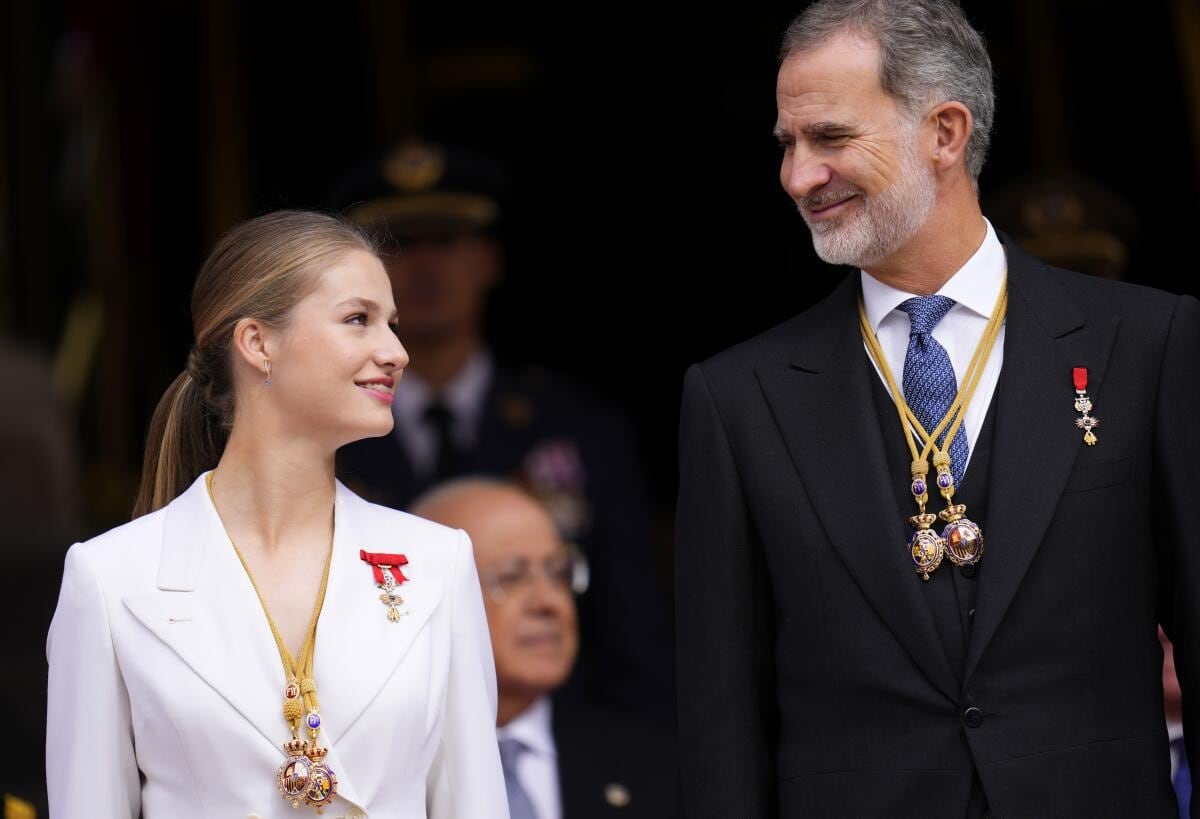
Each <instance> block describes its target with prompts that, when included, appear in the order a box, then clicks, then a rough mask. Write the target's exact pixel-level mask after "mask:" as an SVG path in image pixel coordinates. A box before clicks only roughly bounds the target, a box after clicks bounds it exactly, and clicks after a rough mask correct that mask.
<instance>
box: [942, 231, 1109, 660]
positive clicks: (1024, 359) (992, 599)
mask: <svg viewBox="0 0 1200 819" xmlns="http://www.w3.org/2000/svg"><path fill="white" fill-rule="evenodd" d="M1001 238H1002V240H1004V241H1005V248H1004V249H1005V252H1006V254H1007V257H1008V289H1009V302H1008V316H1007V319H1006V326H1005V338H1004V365H1003V372H1004V375H1003V381H1004V389H1003V391H1001V392H1000V393H999V395H998V400H997V404H996V411H997V415H996V432H995V439H994V441H995V443H994V446H995V448H994V450H993V453H992V459H993V460H992V476H991V487H990V498H989V503H988V527H987V530H986V531H984V533H983V534H984V557H983V567H984V568H983V572H982V575H981V583H980V587H979V598H978V603H977V606H976V614H975V625H974V630H973V632H972V635H971V644H970V646H969V648H968V650H967V664H966V672H965V677H964V682H969V680H970V677H971V674H972V672H973V671H974V669H975V668H976V666H977V665H978V664H979V659H980V657H981V656H982V655H983V652H984V650H985V649H986V648H987V645H988V643H989V642H990V641H991V639H992V637H993V636H994V635H995V633H996V630H997V628H998V627H999V625H1000V622H1001V620H1002V619H1003V618H1004V614H1005V612H1006V611H1007V610H1008V607H1009V605H1010V604H1011V603H1012V601H1013V597H1014V596H1015V595H1016V594H1017V592H1018V589H1019V587H1020V584H1021V580H1022V578H1023V577H1024V576H1025V573H1026V571H1027V570H1028V569H1029V567H1030V564H1031V563H1032V562H1033V560H1034V557H1035V555H1036V554H1037V550H1038V547H1039V545H1040V544H1041V542H1042V538H1043V536H1044V535H1045V532H1046V528H1047V527H1048V526H1049V524H1050V520H1051V517H1052V516H1053V514H1054V510H1055V508H1056V507H1057V506H1058V500H1059V497H1060V496H1061V495H1062V491H1063V489H1064V488H1065V487H1066V482H1067V477H1068V475H1069V474H1070V471H1071V467H1072V465H1073V464H1074V462H1075V456H1076V454H1077V453H1078V452H1079V450H1080V448H1081V447H1083V446H1084V443H1083V433H1082V432H1081V431H1080V430H1077V429H1075V427H1074V419H1075V418H1076V417H1078V413H1076V412H1075V410H1074V407H1073V401H1074V387H1073V386H1072V381H1071V371H1072V368H1074V367H1087V368H1088V393H1089V395H1091V397H1092V398H1093V399H1094V400H1095V401H1096V406H1097V409H1098V410H1101V409H1102V408H1103V406H1104V404H1103V401H1102V400H1101V399H1100V397H1099V396H1100V394H1101V393H1100V391H1101V385H1102V382H1103V379H1104V371H1105V366H1106V364H1107V363H1108V356H1109V351H1110V350H1111V348H1112V343H1113V340H1114V338H1115V337H1116V330H1117V323H1118V319H1117V317H1116V316H1113V317H1112V318H1110V319H1106V320H1103V321H1096V322H1092V323H1090V324H1085V323H1084V320H1083V316H1082V315H1081V314H1080V313H1079V311H1078V310H1077V309H1076V308H1075V306H1074V304H1073V302H1072V301H1071V299H1070V297H1069V296H1068V295H1067V293H1066V292H1065V291H1064V290H1063V289H1062V287H1061V286H1060V285H1059V284H1058V283H1057V282H1056V281H1055V280H1054V278H1053V274H1051V273H1050V271H1049V270H1047V269H1045V267H1044V266H1043V265H1042V264H1041V263H1040V262H1038V261H1037V260H1036V259H1034V258H1032V257H1031V256H1029V255H1027V254H1025V253H1024V252H1023V251H1021V250H1020V248H1018V247H1016V246H1015V245H1014V244H1013V243H1012V242H1011V241H1009V240H1007V237H1003V236H1002V237H1001ZM1098 414H1099V415H1100V416H1101V417H1102V416H1103V412H1102V411H1101V412H1098ZM1101 434H1103V433H1102V432H1101ZM968 500H969V499H968ZM968 513H969V510H968Z"/></svg>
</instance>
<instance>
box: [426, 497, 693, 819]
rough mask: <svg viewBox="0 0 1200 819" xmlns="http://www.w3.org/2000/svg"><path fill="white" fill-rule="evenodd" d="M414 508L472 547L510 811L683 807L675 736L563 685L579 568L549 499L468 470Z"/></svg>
mask: <svg viewBox="0 0 1200 819" xmlns="http://www.w3.org/2000/svg"><path fill="white" fill-rule="evenodd" d="M412 511H413V512H414V513H415V514H417V515H420V516H422V517H426V518H429V519H430V520H435V521H437V522H439V523H443V524H445V525H447V526H454V527H457V528H461V529H465V530H466V532H467V533H468V534H469V535H470V536H471V540H472V542H473V543H474V546H475V562H476V565H477V566H478V569H479V577H480V582H481V583H482V586H483V591H484V608H485V610H486V612H487V619H488V628H489V630H490V632H491V638H492V652H493V654H494V656H495V659H496V680H497V687H498V692H499V708H498V711H497V723H498V729H497V734H498V739H499V742H500V757H501V760H502V762H503V764H504V775H505V782H506V784H507V786H508V799H509V809H510V813H511V816H512V819H560V818H561V817H565V819H587V818H588V817H602V816H611V815H614V814H613V811H614V809H620V815H621V816H625V817H628V818H629V819H636V818H637V817H646V819H670V817H673V816H678V815H679V810H680V806H679V793H678V779H677V772H676V767H675V753H674V743H673V740H672V738H671V737H670V736H669V735H668V734H667V733H666V732H664V731H662V730H661V729H659V728H657V727H656V726H652V725H649V724H647V723H646V722H645V721H642V722H638V721H635V720H630V719H629V718H628V717H626V716H625V715H623V714H622V713H620V712H616V711H613V710H611V709H608V708H601V707H598V706H596V705H594V704H590V703H587V702H585V701H584V700H581V699H579V698H578V697H572V696H570V695H562V694H560V693H558V692H559V689H560V688H561V686H562V685H563V683H564V682H565V681H566V679H567V677H568V676H569V674H570V672H571V667H572V665H573V664H574V662H575V656H576V652H577V650H578V647H579V636H578V632H577V629H576V620H575V600H574V597H573V595H572V591H573V589H574V590H576V591H578V590H580V580H581V577H582V576H581V574H580V573H579V572H578V571H577V568H578V567H577V566H576V564H575V562H574V558H573V556H572V553H571V551H570V549H569V548H568V547H567V546H566V545H565V544H564V543H563V542H562V539H561V538H560V537H559V535H558V532H557V531H556V526H555V523H554V521H553V520H552V519H551V517H550V515H549V514H548V513H547V512H546V510H545V509H544V507H542V505H541V504H540V503H538V502H537V501H536V500H535V499H534V498H533V497H531V496H530V495H528V494H527V493H526V492H524V491H522V490H520V489H519V488H517V487H515V486H511V485H506V484H504V483H500V482H498V481H492V480H482V479H471V478H467V479H460V480H458V481H453V482H451V483H449V484H446V485H444V486H443V487H441V488H436V489H434V490H432V491H431V492H430V493H429V494H427V495H425V496H423V497H422V499H419V500H418V501H417V502H416V503H415V504H414V506H413V508H412Z"/></svg>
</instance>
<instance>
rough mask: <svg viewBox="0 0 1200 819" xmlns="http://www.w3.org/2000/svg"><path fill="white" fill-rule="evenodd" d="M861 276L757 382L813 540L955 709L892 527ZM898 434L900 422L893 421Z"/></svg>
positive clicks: (945, 667) (942, 660)
mask: <svg viewBox="0 0 1200 819" xmlns="http://www.w3.org/2000/svg"><path fill="white" fill-rule="evenodd" d="M857 277H858V273H853V274H851V275H850V276H848V277H847V279H846V280H845V281H844V282H843V283H842V285H841V286H840V287H838V289H837V290H835V291H834V293H833V294H832V295H830V297H829V298H827V299H825V301H823V302H822V303H821V304H819V305H818V306H817V307H815V308H813V310H812V311H811V312H810V313H809V314H808V316H807V320H806V321H804V322H803V323H800V324H799V327H800V328H801V329H800V330H799V331H798V334H799V337H798V343H797V345H796V348H795V352H794V354H793V356H792V359H791V362H790V365H781V364H766V363H764V364H759V365H757V366H756V367H755V374H756V375H757V377H758V380H759V383H760V384H761V386H762V389H763V392H764V393H765V395H766V398H767V401H768V403H769V404H770V407H771V411H772V413H773V415H774V417H775V421H776V424H777V425H778V427H779V429H780V431H781V432H782V435H783V438H784V440H785V442H786V445H787V448H788V451H789V453H790V454H791V457H792V461H793V464H794V466H795V468H796V471H797V472H798V473H799V475H800V479H801V481H802V482H803V483H804V487H805V490H806V491H807V493H808V496H809V498H810V499H811V501H812V503H813V505H814V507H815V508H816V510H817V514H818V517H819V521H813V523H812V535H813V536H817V537H819V536H820V535H821V533H822V531H823V533H824V535H825V536H826V537H827V538H828V540H829V541H830V542H831V543H832V544H833V546H834V549H835V551H836V553H837V555H838V557H839V558H840V559H841V560H842V562H843V563H845V565H846V567H847V568H848V569H849V571H850V572H851V574H852V575H853V576H854V578H855V581H856V582H857V583H858V585H859V587H860V588H861V589H862V591H863V594H864V595H865V596H866V597H867V599H868V600H869V601H870V603H871V605H872V606H873V607H874V608H875V610H876V612H877V613H878V614H879V616H880V618H881V619H882V620H883V621H884V622H886V623H887V624H888V625H889V627H890V628H891V629H892V631H893V632H894V633H895V635H896V639H897V640H898V641H899V642H900V644H901V645H903V646H904V648H905V650H906V651H907V652H908V653H909V655H910V656H911V657H912V658H913V661H914V662H915V663H916V664H917V665H918V666H919V667H920V668H921V669H922V670H923V671H924V673H925V674H926V675H927V676H928V677H929V679H930V680H931V681H933V683H934V684H935V685H936V686H937V687H938V688H939V689H940V690H941V691H942V692H943V693H944V694H945V695H946V696H947V697H948V698H949V699H950V700H951V701H953V702H957V701H958V690H959V685H958V681H957V679H956V677H955V674H954V672H953V670H952V669H951V666H950V662H949V660H948V659H947V657H946V655H945V653H944V652H943V651H942V648H941V642H940V640H939V637H938V634H937V631H936V629H935V627H934V623H933V615H932V612H931V611H930V609H929V606H928V604H927V603H926V601H925V600H924V599H923V598H922V596H921V591H922V590H921V588H920V584H921V583H922V582H923V581H922V580H921V578H920V577H919V576H918V575H917V574H916V572H915V571H914V570H913V566H912V561H911V559H910V557H909V555H908V551H907V548H906V546H905V543H904V540H903V539H902V538H901V537H899V536H898V534H897V533H898V531H903V530H902V529H898V527H897V521H903V520H906V519H907V517H908V515H909V514H912V513H915V508H914V510H913V511H912V512H909V510H904V512H902V511H901V510H900V509H899V508H898V506H897V504H896V493H895V488H894V486H893V483H894V482H895V481H904V480H906V479H907V476H906V475H894V474H892V472H891V470H889V468H888V462H887V458H886V455H885V451H884V446H883V440H882V437H881V433H880V421H879V417H878V414H877V412H876V409H875V401H874V399H873V397H872V394H871V385H870V380H869V379H870V378H874V377H875V373H874V371H873V369H872V368H871V366H870V363H869V360H868V359H867V356H866V352H865V350H864V349H863V345H862V340H861V336H860V334H859V328H858V317H857V307H856V304H857V300H858V290H859V288H858V280H857ZM896 424H897V426H899V421H896Z"/></svg>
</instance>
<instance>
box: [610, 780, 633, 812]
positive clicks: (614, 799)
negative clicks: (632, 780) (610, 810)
mask: <svg viewBox="0 0 1200 819" xmlns="http://www.w3.org/2000/svg"><path fill="white" fill-rule="evenodd" d="M631 799H632V797H631V796H630V793H629V788H626V787H625V786H624V785H622V784H621V783H620V782H612V783H610V784H608V785H605V786H604V800H605V801H606V802H608V804H610V805H612V806H613V807H614V808H623V807H625V806H626V805H628V804H629V802H630V800H631Z"/></svg>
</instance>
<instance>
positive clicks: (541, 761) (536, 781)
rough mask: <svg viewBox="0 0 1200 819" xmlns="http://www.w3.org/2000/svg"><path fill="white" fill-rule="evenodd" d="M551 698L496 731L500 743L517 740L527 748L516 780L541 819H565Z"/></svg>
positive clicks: (523, 712) (519, 763)
mask: <svg viewBox="0 0 1200 819" xmlns="http://www.w3.org/2000/svg"><path fill="white" fill-rule="evenodd" d="M551 717H552V713H551V705H550V698H549V697H542V698H540V699H538V700H536V701H535V702H534V703H533V705H531V706H529V707H528V708H526V709H525V710H524V711H522V712H521V713H520V714H518V715H517V716H516V717H514V718H513V719H512V721H510V722H509V723H508V724H507V725H504V726H502V727H500V728H497V729H496V739H497V741H499V740H503V739H509V738H512V739H517V740H520V741H521V743H522V744H523V745H524V746H525V747H526V748H527V750H526V751H525V753H523V754H521V755H520V756H519V757H517V780H518V781H520V783H521V787H523V788H524V789H525V792H526V793H527V794H529V800H530V801H531V802H533V809H534V810H535V811H537V816H538V819H562V799H561V796H560V794H559V789H558V750H557V749H556V748H555V745H554V731H553V729H552V728H551Z"/></svg>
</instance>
